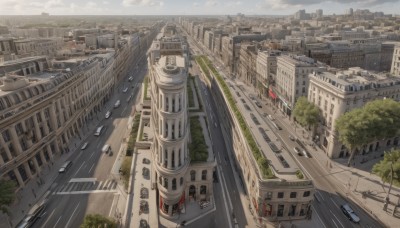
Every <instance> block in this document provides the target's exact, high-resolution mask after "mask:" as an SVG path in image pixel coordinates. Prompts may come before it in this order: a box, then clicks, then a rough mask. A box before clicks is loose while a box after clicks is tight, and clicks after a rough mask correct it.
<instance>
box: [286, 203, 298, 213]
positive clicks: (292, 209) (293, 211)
mask: <svg viewBox="0 0 400 228" xmlns="http://www.w3.org/2000/svg"><path fill="white" fill-rule="evenodd" d="M295 213H296V204H292V205H290V208H289V213H288V216H295Z"/></svg>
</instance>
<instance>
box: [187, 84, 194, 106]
mask: <svg viewBox="0 0 400 228" xmlns="http://www.w3.org/2000/svg"><path fill="white" fill-rule="evenodd" d="M191 80H192V77H190V76H189V78H188V80H187V93H188V99H189V107H194V96H193V90H192V87H191V86H190V81H191Z"/></svg>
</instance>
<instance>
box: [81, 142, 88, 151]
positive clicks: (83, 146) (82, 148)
mask: <svg viewBox="0 0 400 228" xmlns="http://www.w3.org/2000/svg"><path fill="white" fill-rule="evenodd" d="M88 145H89V142H85V143H84V144H83V145H82V147H81V150H84V149H86V148H87V146H88Z"/></svg>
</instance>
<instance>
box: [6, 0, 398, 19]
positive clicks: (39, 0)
mask: <svg viewBox="0 0 400 228" xmlns="http://www.w3.org/2000/svg"><path fill="white" fill-rule="evenodd" d="M399 3H400V0H383V1H379V0H353V2H351V0H350V3H349V1H344V0H334V1H328V0H321V1H317V0H300V1H295V0H248V1H246V2H244V1H240V0H197V1H184V0H175V1H172V0H118V1H107V0H92V1H88V2H81V1H78V0H70V1H66V0H36V1H34V2H32V1H29V0H0V15H1V16H23V15H27V16H34V15H40V14H41V13H42V12H46V13H49V14H50V15H54V16H56V15H57V16H83V15H93V16H96V15H110V16H117V15H121V16H124V15H125V16H134V15H143V16H144V15H154V16H163V15H171V16H177V15H180V16H191V15H193V16H197V15H204V16H212V15H236V14H237V13H242V14H244V15H266V16H268V15H276V16H286V15H292V14H294V13H295V12H297V11H298V10H301V9H306V12H307V13H314V12H315V11H316V10H317V9H322V10H323V11H324V14H325V15H333V14H336V15H341V14H344V12H345V10H347V9H349V8H353V9H354V10H357V9H369V10H370V11H371V12H384V13H385V14H393V15H398V14H399V12H398V11H397V8H396V7H393V6H395V5H399ZM221 9H222V10H221ZM221 11H223V13H222V12H221Z"/></svg>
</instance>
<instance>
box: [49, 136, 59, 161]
mask: <svg viewBox="0 0 400 228" xmlns="http://www.w3.org/2000/svg"><path fill="white" fill-rule="evenodd" d="M53 142H55V146H54V147H55V150H56V151H55V153H60V151H59V150H58V145H57V140H54V141H53ZM53 153H54V152H53V151H52V150H51V146H50V144H49V145H47V155H49V157H50V161H54V156H53Z"/></svg>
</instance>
